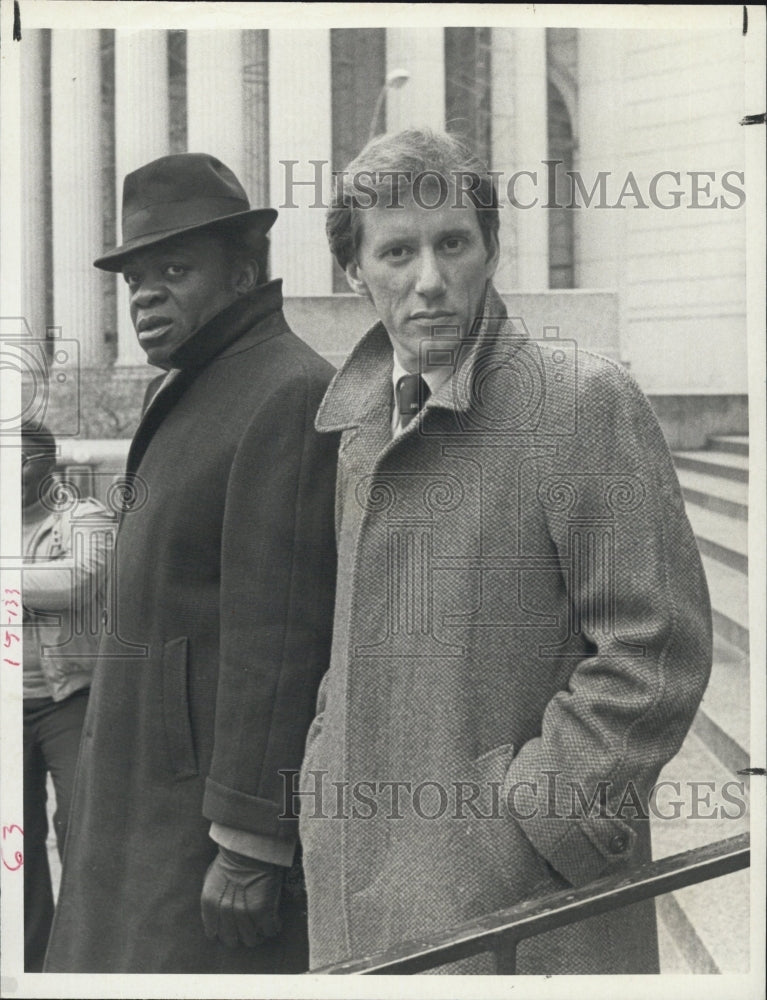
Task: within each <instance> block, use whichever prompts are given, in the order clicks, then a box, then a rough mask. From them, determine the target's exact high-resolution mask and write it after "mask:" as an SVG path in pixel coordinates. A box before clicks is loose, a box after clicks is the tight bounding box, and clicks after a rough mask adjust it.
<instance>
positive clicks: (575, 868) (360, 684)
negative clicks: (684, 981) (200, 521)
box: [300, 287, 711, 974]
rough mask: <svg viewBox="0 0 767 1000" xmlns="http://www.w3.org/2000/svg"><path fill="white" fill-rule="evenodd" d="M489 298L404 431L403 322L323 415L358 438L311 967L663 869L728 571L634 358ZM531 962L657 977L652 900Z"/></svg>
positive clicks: (316, 768)
mask: <svg viewBox="0 0 767 1000" xmlns="http://www.w3.org/2000/svg"><path fill="white" fill-rule="evenodd" d="M486 303H487V305H486V310H485V316H484V318H483V320H482V322H481V324H479V327H478V329H477V330H475V331H474V332H473V334H472V335H471V336H470V337H469V338H467V340H466V341H465V342H463V343H462V344H461V343H458V342H457V343H456V346H455V348H454V350H453V351H452V352H451V351H441V353H440V354H438V355H437V356H436V358H433V359H432V363H434V361H435V360H436V361H440V360H441V361H442V362H443V363H444V364H446V365H448V366H450V368H451V369H452V370H453V371H454V375H453V376H452V377H451V378H450V379H449V380H448V381H447V382H445V383H444V384H443V385H442V386H441V388H439V389H438V390H437V391H436V392H435V394H434V395H432V397H431V398H430V399H429V401H428V403H427V404H426V406H425V408H424V409H423V410H422V411H421V414H420V415H419V416H418V417H417V418H416V419H415V420H413V422H412V423H411V424H410V425H409V426H408V427H407V429H406V430H405V431H404V432H403V433H402V434H401V436H400V437H398V438H396V439H394V440H392V439H391V430H390V424H391V399H392V387H391V372H392V348H391V344H390V342H389V338H388V336H387V333H386V330H385V329H384V328H383V326H382V325H380V324H378V325H377V326H375V327H374V328H373V329H372V330H370V331H369V332H368V333H367V334H366V336H365V337H364V338H363V339H362V340H361V341H360V343H359V344H358V345H357V346H356V348H355V349H354V351H353V352H352V354H351V355H350V357H349V358H348V360H347V362H346V364H345V365H344V366H343V368H342V369H341V371H339V373H338V374H337V375H336V376H335V378H334V381H333V382H332V383H331V386H330V388H329V389H328V392H327V394H326V396H325V399H324V401H323V403H322V406H321V408H320V412H319V414H318V418H317V427H318V428H319V429H320V430H322V431H328V432H337V431H340V432H342V438H341V445H340V451H339V464H338V482H337V497H336V506H337V512H336V522H337V525H336V526H337V535H338V558H339V562H338V566H339V570H338V590H337V595H336V607H335V629H334V637H333V649H332V655H331V666H330V669H329V671H328V674H327V676H326V677H325V678H324V679H323V682H322V685H321V688H320V693H319V698H318V714H317V716H316V718H315V720H314V723H313V724H312V728H311V730H310V731H309V735H308V738H307V750H306V755H305V759H304V764H303V769H302V773H301V779H300V780H301V784H300V791H301V793H302V800H301V815H300V827H301V839H302V843H303V851H304V866H305V871H306V880H307V887H308V893H309V940H310V958H311V966H312V968H318V967H322V966H324V965H325V964H328V963H332V962H336V961H340V960H343V959H347V958H349V957H351V956H356V957H361V956H364V955H366V954H369V953H371V952H373V951H377V950H379V949H384V948H387V947H390V946H392V945H394V944H398V943H402V942H405V941H408V940H413V939H418V938H420V937H421V936H422V935H427V934H429V933H432V932H435V931H437V930H439V929H447V928H449V927H451V926H453V925H456V924H460V923H461V922H463V921H465V920H468V919H470V918H472V917H475V916H477V915H479V914H482V913H487V912H491V911H494V910H497V909H500V908H503V907H507V906H511V905H513V904H515V903H517V902H520V901H523V900H526V899H529V898H533V897H536V896H540V895H542V894H545V893H548V892H552V891H556V890H559V889H563V888H566V887H567V886H568V885H572V886H581V885H583V884H585V883H587V882H589V881H591V880H593V879H595V878H597V877H600V876H603V875H606V874H609V873H613V872H620V871H624V870H627V869H629V868H631V867H632V866H634V865H637V864H639V863H641V862H644V861H646V860H648V859H649V858H650V839H649V822H648V821H647V818H646V817H647V815H648V796H649V792H650V789H651V786H652V785H653V783H654V782H655V780H656V778H657V775H658V772H659V770H660V769H661V768H662V767H663V765H664V764H665V763H666V762H667V761H668V760H669V759H670V758H671V757H673V755H674V754H675V753H676V752H677V750H678V749H679V746H680V744H681V743H682V740H683V739H684V736H685V734H686V732H687V730H688V727H689V726H690V723H691V721H692V718H693V716H694V714H695V711H696V708H697V706H698V703H699V702H700V700H701V697H702V695H703V691H704V688H705V686H706V683H707V679H708V676H709V671H710V665H711V614H710V606H709V600H708V592H707V588H706V582H705V578H704V575H703V571H702V567H701V562H700V558H699V555H698V551H697V547H696V543H695V540H694V538H693V534H692V531H691V529H690V525H689V523H688V521H687V517H686V515H685V511H684V504H683V500H682V496H681V493H680V489H679V485H678V482H677V479H676V476H675V473H674V469H673V467H672V462H671V458H670V455H669V452H668V449H667V447H666V444H665V441H664V439H663V436H662V434H661V431H660V428H659V426H658V424H657V421H656V419H655V417H654V415H653V413H652V411H651V409H650V406H649V404H648V402H647V400H646V399H645V397H644V396H643V394H642V393H641V391H640V390H639V389H638V387H637V386H636V384H635V383H634V381H633V380H632V378H631V377H630V376H629V375H628V374H627V372H626V371H625V370H624V368H622V367H621V366H620V365H618V364H615V363H613V362H612V361H609V360H605V359H603V358H600V357H597V356H594V355H592V354H589V353H588V352H586V351H578V350H576V347H575V345H574V344H573V343H572V342H568V341H567V340H564V339H563V340H558V339H544V340H540V341H534V340H532V339H530V338H529V337H527V336H526V331H525V329H524V324H523V323H521V322H518V321H514V322H513V323H510V322H509V321H508V320H504V319H503V317H505V315H506V312H505V308H504V306H503V303H502V301H501V300H500V298H499V297H498V296H497V294H496V293H495V292H494V290H493V289H492V287H489V288H488V294H487V297H486ZM518 959H519V964H518V971H519V972H520V973H544V974H545V973H551V974H556V973H630V972H631V973H635V972H653V971H657V936H656V926H655V914H654V908H653V903H652V902H650V903H648V904H637V905H635V906H633V907H631V908H630V909H627V910H623V911H621V912H619V913H616V914H611V915H607V916H605V917H599V918H592V919H590V920H588V921H587V922H584V923H579V924H575V925H573V926H571V927H569V928H564V929H562V930H559V931H556V932H553V933H550V934H548V935H546V936H545V937H539V938H536V939H532V940H530V941H528V942H524V943H523V944H522V945H520V948H519V954H518ZM493 969H494V965H493V964H492V960H491V958H490V956H489V955H486V956H479V957H478V958H477V959H470V960H466V961H465V962H463V963H459V965H458V967H457V968H456V967H455V966H449V967H445V966H443V967H442V970H441V971H461V972H483V971H484V972H487V971H492V970H493Z"/></svg>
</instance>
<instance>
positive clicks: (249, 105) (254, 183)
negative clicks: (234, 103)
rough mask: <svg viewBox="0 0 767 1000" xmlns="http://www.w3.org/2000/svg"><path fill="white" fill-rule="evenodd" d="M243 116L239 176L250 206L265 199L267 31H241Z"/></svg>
mask: <svg viewBox="0 0 767 1000" xmlns="http://www.w3.org/2000/svg"><path fill="white" fill-rule="evenodd" d="M242 60H243V87H244V95H243V117H242V143H243V155H244V160H245V167H244V176H243V177H242V178H241V180H242V183H243V186H244V187H245V190H246V191H247V192H248V196H249V197H250V203H251V205H253V207H254V208H265V207H266V206H267V205H269V204H270V202H269V32H268V31H266V30H265V29H260V30H256V31H243V32H242Z"/></svg>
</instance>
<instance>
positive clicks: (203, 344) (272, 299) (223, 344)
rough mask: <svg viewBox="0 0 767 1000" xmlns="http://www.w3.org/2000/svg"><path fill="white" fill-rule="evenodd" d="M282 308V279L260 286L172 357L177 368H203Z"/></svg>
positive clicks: (238, 301) (210, 322)
mask: <svg viewBox="0 0 767 1000" xmlns="http://www.w3.org/2000/svg"><path fill="white" fill-rule="evenodd" d="M281 308H282V279H281V278H276V279H275V280H274V281H267V282H266V284H263V285H259V286H258V288H256V289H255V291H254V292H253V294H252V295H249V296H247V297H246V298H242V299H237V301H236V302H233V303H232V304H231V305H230V306H227V307H226V309H222V310H221V312H220V313H216V315H215V316H214V317H213V318H212V319H209V320H208V322H207V323H204V324H203V325H202V326H201V327H200V329H199V330H197V331H196V332H195V333H193V334H192V336H191V337H189V339H188V340H185V341H184V343H183V344H181V345H180V346H179V347H178V348H177V349H176V350H175V351H174V352H173V354H172V355H171V357H170V359H169V360H170V363H171V367H173V368H184V369H186V368H202V367H204V366H205V365H206V364H207V363H208V362H209V361H210V360H211V359H212V358H214V357H216V355H218V354H221V353H222V352H223V351H225V350H226V348H228V347H229V346H230V345H231V344H233V343H234V341H235V340H237V339H238V338H239V337H241V336H242V335H243V333H245V332H246V331H247V330H249V329H250V328H251V327H253V326H255V325H256V323H258V322H259V321H260V320H262V319H263V318H264V317H265V316H268V315H269V314H270V313H274V312H277V311H278V310H280V309H281Z"/></svg>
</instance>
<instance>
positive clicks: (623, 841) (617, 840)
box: [609, 833, 629, 854]
mask: <svg viewBox="0 0 767 1000" xmlns="http://www.w3.org/2000/svg"><path fill="white" fill-rule="evenodd" d="M628 841H629V839H628V837H627V836H626V834H625V833H616V834H615V836H614V837H613V838H612V840H611V841H610V844H609V849H610V854H623V852H624V851H625V850H626V848H627V847H628Z"/></svg>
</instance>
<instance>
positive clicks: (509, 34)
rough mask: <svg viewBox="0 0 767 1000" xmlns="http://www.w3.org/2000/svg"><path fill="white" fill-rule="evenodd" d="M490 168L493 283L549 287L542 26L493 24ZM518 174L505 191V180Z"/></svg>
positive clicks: (503, 286)
mask: <svg viewBox="0 0 767 1000" xmlns="http://www.w3.org/2000/svg"><path fill="white" fill-rule="evenodd" d="M492 45H493V50H492V59H491V67H492V69H491V72H492V88H493V91H492V102H491V106H492V141H491V146H492V169H493V170H498V171H501V172H502V173H501V177H500V179H499V195H500V200H501V234H500V240H501V266H500V267H499V270H498V273H497V275H496V284H497V286H498V288H499V289H500V290H501V291H514V290H515V289H520V290H524V291H538V290H540V289H545V288H548V287H549V230H548V224H549V223H548V214H547V212H546V210H545V209H544V208H542V207H541V205H542V204H543V203H544V202H545V201H546V198H547V186H546V168H545V166H544V165H543V164H542V161H543V160H545V159H547V147H548V136H547V97H546V89H547V88H546V30H545V28H493V29H492ZM522 170H529V171H531V172H532V173H534V174H537V181H536V180H534V179H532V178H529V177H526V176H522V177H520V178H519V179H518V181H517V183H516V187H515V189H514V191H513V192H512V193H513V194H515V195H516V199H517V201H518V202H519V203H520V205H529V204H531V203H532V202H533V201H534V199H535V198H536V197H537V199H538V203H537V204H536V205H535V206H534V207H531V208H522V207H514V206H512V205H510V202H509V197H508V184H509V180H510V178H511V177H512V175H513V174H514V173H516V172H517V171H522Z"/></svg>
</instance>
